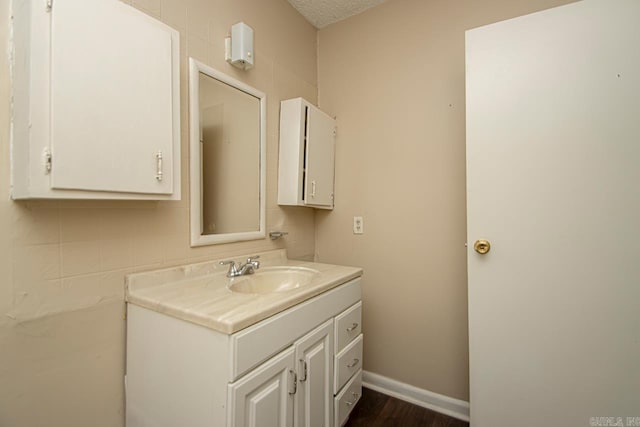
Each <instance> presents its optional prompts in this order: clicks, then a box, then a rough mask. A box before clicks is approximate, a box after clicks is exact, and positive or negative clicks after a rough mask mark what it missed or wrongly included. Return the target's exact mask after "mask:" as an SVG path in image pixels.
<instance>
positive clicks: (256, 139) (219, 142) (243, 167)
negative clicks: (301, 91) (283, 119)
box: [189, 58, 267, 246]
mask: <svg viewBox="0 0 640 427" xmlns="http://www.w3.org/2000/svg"><path fill="white" fill-rule="evenodd" d="M266 105H267V98H266V95H265V94H264V93H262V92H260V91H259V90H257V89H255V88H253V87H251V86H249V85H247V84H245V83H242V82H240V81H238V80H236V79H234V78H232V77H229V76H227V75H226V74H224V73H221V72H220V71H217V70H215V69H213V68H211V67H209V66H207V65H205V64H203V63H201V62H198V61H197V60H195V59H193V58H189V114H190V118H189V139H190V143H189V147H190V156H189V170H190V197H191V246H203V245H212V244H216V243H227V242H237V241H241V240H254V239H262V238H264V237H265V194H266V185H265V177H266V162H265V159H266V155H265V152H266Z"/></svg>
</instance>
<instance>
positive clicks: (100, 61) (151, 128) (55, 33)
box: [51, 0, 177, 194]
mask: <svg viewBox="0 0 640 427" xmlns="http://www.w3.org/2000/svg"><path fill="white" fill-rule="evenodd" d="M51 16H52V18H51V52H52V53H51V150H52V155H53V168H52V171H51V185H52V187H53V188H61V189H79V190H98V191H116V192H133V193H161V194H165V193H166V194H169V193H172V191H173V188H172V187H173V176H172V173H173V171H172V163H173V138H174V126H177V122H175V118H176V117H177V116H174V111H173V109H172V106H173V105H174V99H173V86H172V84H173V82H174V78H175V76H174V75H173V73H174V70H173V66H174V65H173V60H174V58H173V56H172V55H173V49H174V48H175V46H172V43H173V41H172V37H171V32H170V31H169V29H168V28H166V27H164V24H161V23H159V22H157V21H155V20H153V19H152V18H150V17H148V16H146V15H145V14H144V13H142V12H140V11H138V10H135V9H134V8H132V7H131V6H128V5H126V4H124V3H122V2H120V1H118V0H93V1H87V0H56V1H54V2H53V7H52V11H51ZM132 101H133V102H132ZM141 106H142V107H141ZM175 114H177V112H176V113H175ZM158 153H162V160H161V162H159V159H158V158H157V154H158ZM160 168H161V169H162V179H161V180H159V179H157V178H156V175H158V171H159V169H160Z"/></svg>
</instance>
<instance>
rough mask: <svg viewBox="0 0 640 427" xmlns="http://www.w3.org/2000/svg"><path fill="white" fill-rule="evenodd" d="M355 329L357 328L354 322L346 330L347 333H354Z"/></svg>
mask: <svg viewBox="0 0 640 427" xmlns="http://www.w3.org/2000/svg"><path fill="white" fill-rule="evenodd" d="M357 327H358V324H357V323H355V322H354V323H353V324H352V325H351V326H349V327H348V328H347V332H351V331H354V330H355V329H356V328H357Z"/></svg>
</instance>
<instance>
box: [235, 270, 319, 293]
mask: <svg viewBox="0 0 640 427" xmlns="http://www.w3.org/2000/svg"><path fill="white" fill-rule="evenodd" d="M316 274H318V270H314V269H312V268H306V267H289V266H284V267H263V268H260V269H258V270H256V272H255V273H254V274H251V275H248V276H240V277H235V278H233V279H231V283H230V284H229V290H230V291H232V292H240V293H243V294H269V293H272V292H285V291H290V290H292V289H298V288H300V287H302V286H306V285H308V284H309V283H311V281H312V280H313V277H314V276H315V275H316Z"/></svg>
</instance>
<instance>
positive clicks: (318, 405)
mask: <svg viewBox="0 0 640 427" xmlns="http://www.w3.org/2000/svg"><path fill="white" fill-rule="evenodd" d="M295 348H296V364H297V369H298V391H297V393H296V397H295V411H294V413H295V425H296V427H330V426H332V425H333V416H332V412H333V411H332V410H333V402H332V399H331V397H332V396H333V319H331V320H329V321H327V322H325V323H323V324H322V325H320V326H319V327H317V328H316V329H314V330H313V331H311V332H309V333H308V334H307V335H306V336H304V337H303V338H301V339H300V340H299V341H298V342H297V343H296V346H295Z"/></svg>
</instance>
